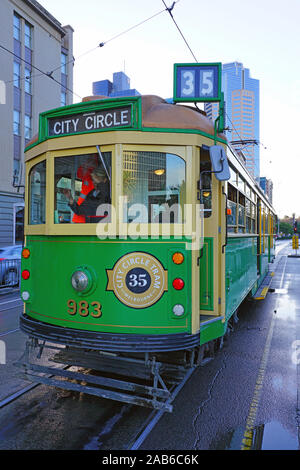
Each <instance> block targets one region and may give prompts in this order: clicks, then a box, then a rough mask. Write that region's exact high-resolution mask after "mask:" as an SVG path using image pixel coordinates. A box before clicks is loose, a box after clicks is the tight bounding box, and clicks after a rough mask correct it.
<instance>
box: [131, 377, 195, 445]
mask: <svg viewBox="0 0 300 470" xmlns="http://www.w3.org/2000/svg"><path fill="white" fill-rule="evenodd" d="M194 370H195V368H191V369H190V370H189V371H188V372H187V374H186V375H185V377H184V379H183V380H182V381H181V382H180V383H179V384H178V385H177V386H176V385H174V387H173V390H172V388H171V390H172V393H171V396H170V398H169V399H168V400H167V403H171V402H172V401H173V400H174V399H175V398H176V396H177V395H178V393H179V392H180V390H181V389H182V387H183V386H184V385H185V384H186V382H187V381H188V379H189V378H190V376H191V375H192V373H193V372H194ZM164 413H166V410H164V409H161V410H158V411H156V410H154V411H152V413H150V415H149V417H148V419H147V420H146V421H145V423H144V424H143V425H142V426H141V428H140V430H139V431H138V433H137V434H136V436H135V437H134V442H133V443H132V444H129V446H128V450H137V449H139V448H140V446H141V445H142V443H143V442H144V441H145V439H146V437H148V436H149V434H150V432H151V431H152V429H153V428H154V426H156V424H157V423H158V421H159V420H160V419H161V418H162V416H163V415H164Z"/></svg>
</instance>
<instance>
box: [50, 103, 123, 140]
mask: <svg viewBox="0 0 300 470" xmlns="http://www.w3.org/2000/svg"><path fill="white" fill-rule="evenodd" d="M131 126H132V119H131V106H123V107H119V108H112V109H103V110H101V111H95V112H92V113H87V112H83V113H76V114H73V115H72V114H70V115H64V116H63V117H62V116H58V117H53V118H49V119H48V136H49V137H54V136H55V137H58V136H62V135H71V134H79V133H86V132H95V131H100V130H102V129H115V128H119V127H131Z"/></svg>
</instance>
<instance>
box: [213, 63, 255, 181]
mask: <svg viewBox="0 0 300 470" xmlns="http://www.w3.org/2000/svg"><path fill="white" fill-rule="evenodd" d="M222 91H223V92H224V100H225V127H226V128H228V129H229V130H227V131H225V133H226V137H227V139H228V140H229V141H230V142H233V144H232V145H233V147H235V148H236V149H241V150H242V151H243V154H244V156H245V158H246V167H247V169H248V170H249V172H250V173H251V175H252V176H253V177H254V178H255V179H257V180H258V179H259V174H260V162H259V145H258V143H259V80H257V79H254V78H251V76H250V71H249V69H247V68H244V66H243V64H242V63H240V62H232V63H228V64H223V66H222ZM204 109H205V111H206V113H207V115H208V116H209V117H211V119H212V120H214V119H215V118H216V117H217V115H218V106H216V104H214V103H207V104H205V107H204ZM258 181H259V180H258Z"/></svg>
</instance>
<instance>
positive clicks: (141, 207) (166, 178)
mask: <svg viewBox="0 0 300 470" xmlns="http://www.w3.org/2000/svg"><path fill="white" fill-rule="evenodd" d="M123 195H124V196H125V197H126V199H127V204H126V205H125V208H124V216H123V217H124V222H128V223H130V222H144V223H182V222H183V209H184V204H185V202H186V201H185V199H186V180H185V161H184V160H183V159H182V158H181V157H179V156H178V155H174V154H170V153H164V152H143V151H125V152H124V153H123Z"/></svg>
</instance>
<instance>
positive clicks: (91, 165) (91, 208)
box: [54, 152, 111, 224]
mask: <svg viewBox="0 0 300 470" xmlns="http://www.w3.org/2000/svg"><path fill="white" fill-rule="evenodd" d="M54 184H55V207H54V222H55V223H57V224H62V223H96V222H99V221H101V220H104V219H105V221H106V220H107V217H108V215H107V212H104V213H103V214H102V215H99V210H98V211H97V209H98V207H99V206H101V205H102V204H110V202H111V152H102V153H101V155H99V154H97V153H95V154H87V155H74V156H71V157H57V158H56V159H55V171H54Z"/></svg>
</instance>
